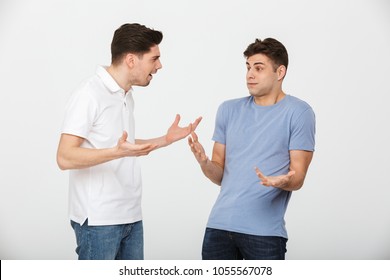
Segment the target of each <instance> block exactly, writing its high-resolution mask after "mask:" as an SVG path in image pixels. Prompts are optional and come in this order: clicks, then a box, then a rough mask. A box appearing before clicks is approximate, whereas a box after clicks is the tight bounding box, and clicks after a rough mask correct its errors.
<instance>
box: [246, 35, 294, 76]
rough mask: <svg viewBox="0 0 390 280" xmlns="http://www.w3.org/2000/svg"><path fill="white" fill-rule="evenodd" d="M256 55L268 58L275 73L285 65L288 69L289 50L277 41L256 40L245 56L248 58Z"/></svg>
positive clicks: (269, 39)
mask: <svg viewBox="0 0 390 280" xmlns="http://www.w3.org/2000/svg"><path fill="white" fill-rule="evenodd" d="M255 54H263V55H265V56H267V57H268V58H269V59H270V60H271V61H272V62H273V64H274V70H275V71H276V69H277V68H278V67H279V66H280V65H284V66H285V67H286V69H287V67H288V53H287V50H286V48H285V47H284V46H283V44H282V43H280V42H279V41H278V40H276V39H273V38H267V39H264V40H261V39H256V40H255V42H254V43H252V44H250V45H249V46H248V47H247V49H246V50H245V51H244V56H245V57H246V58H248V57H250V56H252V55H255Z"/></svg>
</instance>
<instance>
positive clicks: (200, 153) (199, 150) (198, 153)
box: [188, 132, 225, 186]
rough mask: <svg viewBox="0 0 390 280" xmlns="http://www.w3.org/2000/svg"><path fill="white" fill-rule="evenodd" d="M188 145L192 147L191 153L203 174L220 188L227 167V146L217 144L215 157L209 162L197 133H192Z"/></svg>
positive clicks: (215, 144)
mask: <svg viewBox="0 0 390 280" xmlns="http://www.w3.org/2000/svg"><path fill="white" fill-rule="evenodd" d="M188 144H189V145H190V147H191V151H192V152H193V153H194V156H195V158H196V160H197V161H198V163H199V165H200V168H201V169H202V172H203V174H204V175H205V176H206V177H207V178H209V179H210V180H211V181H212V182H213V183H214V184H217V185H219V186H220V185H221V182H222V177H223V170H224V167H225V145H223V144H221V143H218V142H215V143H214V147H213V155H212V158H211V160H209V158H208V157H207V155H206V153H205V151H204V148H203V146H202V145H201V144H200V143H199V141H198V136H197V135H196V133H195V132H192V133H191V137H189V138H188Z"/></svg>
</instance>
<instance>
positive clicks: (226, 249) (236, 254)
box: [202, 228, 287, 260]
mask: <svg viewBox="0 0 390 280" xmlns="http://www.w3.org/2000/svg"><path fill="white" fill-rule="evenodd" d="M286 244H287V239H286V238H283V237H279V236H257V235H250V234H243V233H237V232H230V231H224V230H218V229H212V228H206V232H205V235H204V240H203V248H202V259H203V260H242V259H245V260H284V259H285V253H286V251H287V250H286Z"/></svg>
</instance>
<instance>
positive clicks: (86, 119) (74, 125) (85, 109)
mask: <svg viewBox="0 0 390 280" xmlns="http://www.w3.org/2000/svg"><path fill="white" fill-rule="evenodd" d="M96 114H97V103H96V100H95V99H93V97H92V96H91V95H90V94H88V92H83V91H78V92H75V93H74V94H73V95H72V97H71V98H70V100H69V102H68V105H67V107H66V110H65V118H64V122H63V126H62V133H67V134H72V135H76V136H80V137H82V138H88V134H89V132H90V131H91V128H92V126H93V123H94V120H95V118H96Z"/></svg>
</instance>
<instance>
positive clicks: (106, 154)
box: [57, 132, 156, 170]
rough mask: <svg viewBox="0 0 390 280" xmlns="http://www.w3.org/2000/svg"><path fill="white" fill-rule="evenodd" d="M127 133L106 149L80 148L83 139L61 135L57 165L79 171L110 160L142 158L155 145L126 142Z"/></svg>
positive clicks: (63, 168)
mask: <svg viewBox="0 0 390 280" xmlns="http://www.w3.org/2000/svg"><path fill="white" fill-rule="evenodd" d="M126 139H127V133H126V132H123V135H122V137H121V138H120V139H119V140H118V144H117V145H116V146H115V147H112V148H107V149H89V148H83V147H81V144H82V143H83V141H84V138H81V137H78V136H75V135H71V134H62V135H61V138H60V143H59V145H58V150H57V164H58V166H59V167H60V169H62V170H66V169H81V168H87V167H91V166H95V165H98V164H101V163H104V162H108V161H110V160H114V159H118V158H121V157H128V156H144V155H147V154H149V153H150V152H151V151H152V150H153V149H155V148H156V145H154V144H151V143H148V144H132V143H129V142H127V141H126Z"/></svg>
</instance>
